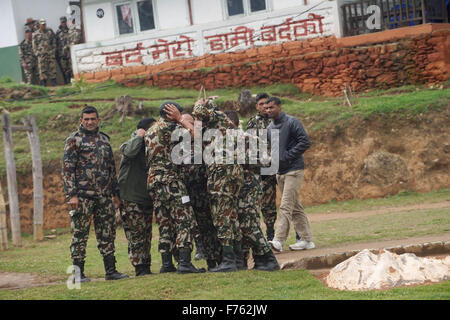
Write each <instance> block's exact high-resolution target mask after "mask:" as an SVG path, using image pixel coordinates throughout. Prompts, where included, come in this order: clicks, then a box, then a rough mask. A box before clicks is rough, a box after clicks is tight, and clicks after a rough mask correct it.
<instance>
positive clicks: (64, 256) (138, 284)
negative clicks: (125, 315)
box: [0, 189, 450, 300]
mask: <svg viewBox="0 0 450 320" xmlns="http://www.w3.org/2000/svg"><path fill="white" fill-rule="evenodd" d="M448 196H449V190H448V189H444V190H440V191H435V192H430V193H427V194H416V193H407V194H401V195H398V196H394V197H388V198H384V199H377V200H358V201H355V200H352V201H345V202H342V203H341V204H340V206H341V207H338V205H337V204H326V205H321V206H315V207H306V211H307V212H308V213H309V212H312V211H314V209H317V208H319V209H324V208H327V206H334V207H329V208H330V210H337V211H336V212H342V211H343V210H342V208H348V207H349V206H350V208H351V209H350V210H349V211H351V210H352V209H355V208H358V209H357V210H361V208H362V209H367V208H371V207H372V206H374V202H377V201H378V202H379V204H382V205H383V206H384V207H398V206H404V205H405V204H411V203H417V202H418V201H420V202H421V203H433V202H436V201H445V200H448ZM344 210H345V209H344ZM316 212H323V211H322V210H319V211H316ZM313 214H314V213H312V214H311V215H313ZM311 227H312V232H313V235H314V238H315V241H316V245H317V247H329V246H335V245H340V244H348V243H357V242H366V241H374V240H390V239H404V238H408V237H414V236H423V235H433V234H443V233H448V232H450V215H449V214H448V209H431V210H412V211H407V212H397V213H389V214H380V215H376V216H368V217H360V218H349V219H337V220H329V221H322V222H314V223H311ZM157 236H158V230H157V228H156V225H154V227H153V240H152V252H151V253H152V267H151V268H152V271H153V272H154V273H156V274H155V275H152V276H147V277H141V278H137V279H135V278H130V279H127V280H122V281H118V282H105V281H102V280H99V281H93V282H90V283H87V284H82V288H81V290H69V289H67V287H66V285H65V284H64V283H65V280H66V279H67V277H68V275H67V274H66V273H65V272H66V270H67V267H68V266H69V265H70V264H71V260H70V257H69V244H70V239H71V234H70V233H63V234H60V235H58V236H57V238H56V239H51V240H45V241H43V242H39V243H35V242H33V241H32V236H31V235H27V236H26V237H25V238H24V241H23V242H24V245H23V247H22V248H14V247H12V248H10V249H9V250H7V251H4V252H0V270H2V271H10V272H28V273H35V274H38V275H40V276H44V277H51V278H52V279H53V280H58V281H60V282H61V284H60V285H52V286H48V287H37V288H29V289H20V290H0V299H194V300H196V299H232V300H239V299H257V300H258V299H262V300H264V299H270V300H271V299H274V300H284V299H287V300H289V299H433V300H434V299H443V300H446V299H449V298H450V281H447V282H444V283H439V284H432V285H423V286H415V287H410V288H396V289H392V290H387V291H368V292H345V291H336V290H333V289H330V288H327V287H326V286H324V285H323V284H322V282H320V281H319V280H317V279H316V278H314V277H313V276H312V275H311V274H310V273H309V272H308V271H304V270H286V271H277V272H271V273H268V272H258V271H253V270H249V271H243V272H237V273H231V274H211V273H206V274H202V275H192V274H189V275H178V274H162V275H161V274H157V273H158V272H159V268H160V266H161V259H160V255H159V254H158V252H157V241H158V240H157V239H158V237H157ZM294 241H295V235H294V232H293V230H292V229H291V231H290V236H289V239H288V241H287V244H288V243H292V242H294ZM285 249H286V250H288V249H287V245H286V248H285ZM116 257H117V261H118V263H117V267H118V270H119V271H121V272H125V273H127V274H128V275H130V276H134V269H133V267H132V266H131V264H130V263H129V260H128V257H127V243H126V239H125V236H124V232H123V229H122V228H118V230H117V239H116ZM194 264H195V265H196V266H197V267H206V263H205V261H204V260H200V261H194ZM85 269H86V274H87V276H89V277H91V278H103V277H104V270H103V263H102V259H101V257H100V254H99V253H98V250H97V247H96V240H95V236H94V232H93V230H91V234H90V239H89V241H88V248H87V259H86V267H85ZM44 288H45V289H44Z"/></svg>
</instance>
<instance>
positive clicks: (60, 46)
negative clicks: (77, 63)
mask: <svg viewBox="0 0 450 320" xmlns="http://www.w3.org/2000/svg"><path fill="white" fill-rule="evenodd" d="M56 44H57V49H56V57H57V58H58V60H59V66H60V67H61V72H62V74H63V76H64V81H65V83H69V81H70V78H72V76H73V73H72V62H71V60H70V44H71V43H70V35H69V28H67V27H66V28H63V27H62V26H59V28H58V31H57V32H56Z"/></svg>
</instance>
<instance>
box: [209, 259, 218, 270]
mask: <svg viewBox="0 0 450 320" xmlns="http://www.w3.org/2000/svg"><path fill="white" fill-rule="evenodd" d="M206 264H207V265H208V271H211V269H212V268H215V267H216V266H217V262H216V260H209V259H208V260H206Z"/></svg>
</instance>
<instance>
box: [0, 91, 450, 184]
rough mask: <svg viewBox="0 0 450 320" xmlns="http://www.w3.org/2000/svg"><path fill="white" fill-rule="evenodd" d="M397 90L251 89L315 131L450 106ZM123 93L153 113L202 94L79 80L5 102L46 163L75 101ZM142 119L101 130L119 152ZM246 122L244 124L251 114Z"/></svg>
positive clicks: (426, 94)
mask: <svg viewBox="0 0 450 320" xmlns="http://www.w3.org/2000/svg"><path fill="white" fill-rule="evenodd" d="M8 85H10V84H8ZM80 90H82V93H80ZM398 90H399V89H398ZM398 90H397V91H393V90H388V91H378V92H376V93H366V94H360V95H359V96H358V97H354V99H353V108H349V107H346V106H344V104H343V99H342V98H324V97H313V96H309V95H307V94H304V93H301V92H300V91H299V89H298V88H297V87H295V86H293V85H290V84H278V85H271V86H267V87H262V88H261V87H255V88H251V91H252V93H258V92H262V91H265V92H268V93H269V94H270V95H274V96H279V97H281V98H282V102H283V109H284V110H285V111H286V112H287V113H290V114H296V115H299V116H301V117H303V118H306V117H308V118H313V119H315V124H314V127H313V129H319V128H322V127H325V126H327V125H329V124H330V123H335V122H338V121H345V120H346V119H349V118H351V117H353V116H360V117H366V118H368V117H370V116H371V115H372V114H376V113H386V112H401V113H402V114H405V115H408V114H416V113H420V112H426V111H427V110H429V109H430V108H433V109H438V108H440V107H444V106H448V105H449V101H450V89H443V90H439V89H429V88H421V89H419V88H415V87H411V86H408V87H403V88H402V91H401V94H399V93H398ZM240 91H241V89H239V88H230V89H217V90H214V91H211V92H208V94H209V95H218V96H219V97H220V98H219V100H218V102H219V103H221V102H224V101H228V100H233V101H235V100H237V98H238V96H239V93H240ZM68 94H70V95H68ZM124 94H128V95H130V96H131V97H133V98H134V99H135V101H139V98H140V99H146V100H145V101H144V102H143V105H144V108H146V109H147V110H149V112H150V114H151V115H153V116H154V117H157V115H158V106H159V105H160V104H161V102H163V101H164V100H168V99H170V100H176V101H178V102H180V103H181V104H182V105H184V106H186V107H190V106H192V105H193V103H194V102H195V100H196V99H197V97H198V92H197V91H195V90H187V89H159V88H153V87H135V88H125V87H120V86H118V85H115V84H112V83H107V84H102V85H99V86H96V87H95V86H92V85H87V84H83V85H81V84H75V85H74V86H73V87H62V88H59V89H58V90H57V91H56V92H50V96H49V97H44V98H40V99H34V100H24V101H15V102H2V105H3V106H4V107H5V108H7V109H8V110H9V111H10V112H11V117H12V122H13V123H14V124H18V125H20V124H21V121H20V119H21V118H22V117H25V116H28V115H30V114H33V115H36V117H37V123H38V126H39V137H40V142H41V150H42V158H43V160H44V161H51V160H59V159H60V158H61V156H62V147H63V143H64V139H65V138H66V137H67V136H68V135H69V134H70V132H72V131H74V130H76V128H77V126H78V118H79V112H80V108H70V106H71V105H73V104H79V105H83V104H84V103H89V104H90V105H93V106H95V107H97V108H98V109H99V111H100V114H101V115H104V114H106V112H107V111H108V110H109V109H110V108H111V107H112V106H113V105H114V102H113V101H96V102H86V101H78V102H77V100H83V99H114V98H116V97H119V96H120V95H124ZM55 101H57V102H55ZM138 119H139V117H133V118H131V119H128V118H127V119H125V120H124V121H123V122H122V123H121V124H119V123H118V121H117V120H118V116H116V117H115V118H113V119H109V120H107V121H104V122H103V123H102V124H101V130H102V131H104V132H105V133H107V134H108V135H109V136H110V137H111V142H112V146H113V148H114V150H117V149H118V148H119V146H120V144H121V143H123V142H124V141H126V140H127V139H128V138H129V136H130V133H131V132H132V131H133V130H134V128H135V125H136V123H137V121H138ZM242 120H244V122H245V121H246V120H247V118H244V119H242ZM14 145H15V157H16V167H17V169H18V170H20V171H26V170H29V166H30V162H31V156H30V152H29V149H30V147H29V142H28V138H27V136H26V134H25V133H14ZM4 172H5V164H4V155H3V148H1V150H0V175H3V174H4Z"/></svg>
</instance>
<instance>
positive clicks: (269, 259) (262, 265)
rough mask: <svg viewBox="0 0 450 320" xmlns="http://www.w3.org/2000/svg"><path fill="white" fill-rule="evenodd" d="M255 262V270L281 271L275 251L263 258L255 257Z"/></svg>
mask: <svg viewBox="0 0 450 320" xmlns="http://www.w3.org/2000/svg"><path fill="white" fill-rule="evenodd" d="M253 259H254V260H255V266H254V268H253V269H255V270H261V271H277V270H280V265H279V264H278V261H277V259H276V258H275V255H274V254H273V251H272V250H270V251H269V252H267V253H265V254H264V255H263V256H256V255H254V256H253Z"/></svg>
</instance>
